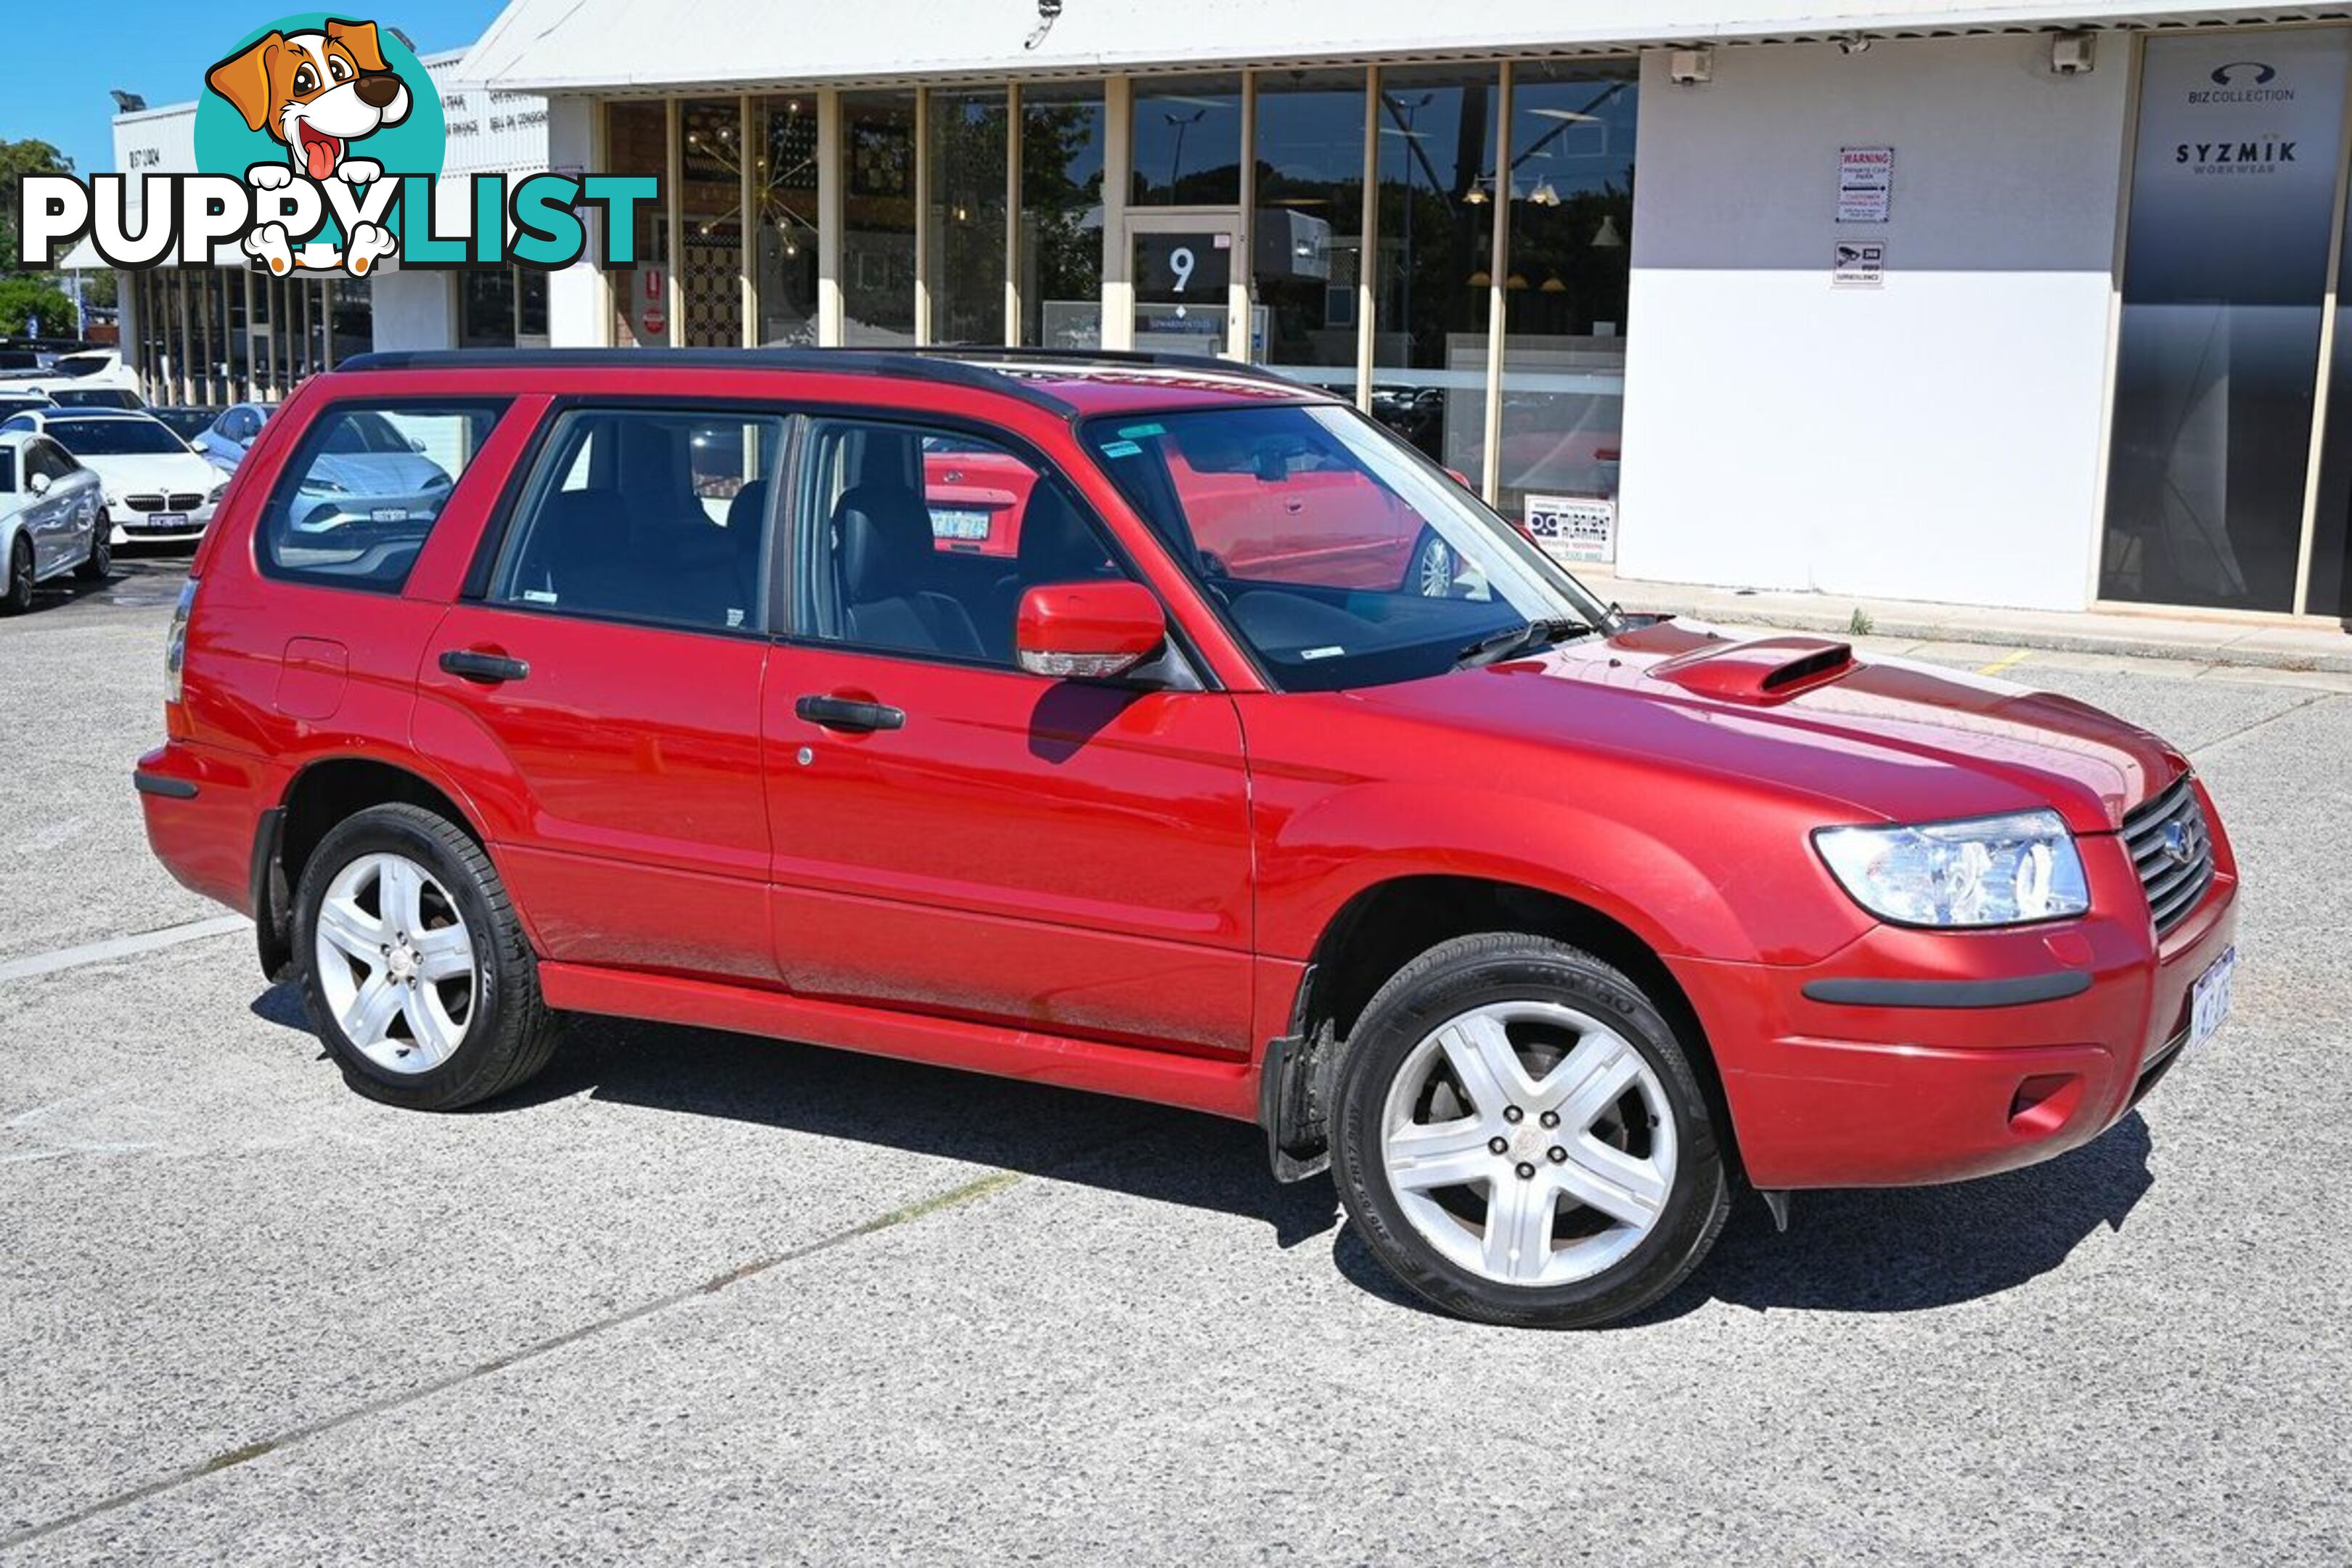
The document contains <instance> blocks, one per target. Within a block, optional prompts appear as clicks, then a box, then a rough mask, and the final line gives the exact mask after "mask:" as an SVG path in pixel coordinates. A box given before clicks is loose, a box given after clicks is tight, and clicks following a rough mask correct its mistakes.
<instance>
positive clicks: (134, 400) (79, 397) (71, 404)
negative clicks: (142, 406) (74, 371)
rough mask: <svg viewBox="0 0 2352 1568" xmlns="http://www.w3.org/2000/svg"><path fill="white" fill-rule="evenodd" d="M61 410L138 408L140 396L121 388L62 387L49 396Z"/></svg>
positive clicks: (126, 388) (128, 389)
mask: <svg viewBox="0 0 2352 1568" xmlns="http://www.w3.org/2000/svg"><path fill="white" fill-rule="evenodd" d="M49 396H50V397H51V398H53V399H55V400H56V402H57V405H58V407H60V408H136V407H138V406H139V395H138V394H137V393H135V392H132V391H131V389H130V388H128V387H121V386H60V387H58V389H57V390H56V391H54V392H52V393H50V394H49Z"/></svg>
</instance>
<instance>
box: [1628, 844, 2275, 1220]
mask: <svg viewBox="0 0 2352 1568" xmlns="http://www.w3.org/2000/svg"><path fill="white" fill-rule="evenodd" d="M2209 820H2218V819H2213V818H2210V806H2209ZM2216 837H2217V844H2216V851H2217V874H2216V877H2215V879H2214V883H2213V886H2212V888H2211V889H2210V890H2209V891H2208V892H2207V893H2206V895H2205V897H2204V898H2203V900H2201V901H2200V903H2199V905H2198V907H2197V909H2196V910H2194V911H2193V912H2191V913H2190V914H2189V917H2188V918H2187V919H2186V920H2184V921H2181V922H2180V923H2179V925H2178V926H2176V927H2175V928H2174V929H2173V930H2172V931H2169V932H2168V933H2167V934H2166V935H2165V936H2164V938H2163V939H2162V941H2161V942H2158V940H2157V938H2156V935H2155V932H2154V931H2153V930H2152V928H2151V927H2150V925H2149V923H2148V920H2147V910H2146V906H2145V903H2144V902H2140V903H2137V905H2135V903H2134V902H2133V900H2137V896H2138V889H2137V883H2136V882H2129V883H2125V882H2118V881H2116V879H2115V877H2127V876H2128V867H2127V863H2126V866H2125V868H2123V869H2122V870H2120V871H2115V875H2114V876H2111V877H2107V878H2102V877H2100V876H2099V875H2098V874H2097V873H2096V872H2095V874H2094V889H2093V899H2094V905H2093V907H2094V910H2095V911H2096V910H2100V909H2102V908H2105V909H2109V910H2114V911H2115V912H2114V913H2112V914H2108V915H2101V914H2098V913H2096V912H2095V913H2094V914H2093V915H2092V916H2089V917H2085V918H2084V919H2082V920H2079V921H2067V922H2065V923H2064V924H2063V925H2056V926H2051V927H2039V928H2026V929H2023V930H2019V931H1990V932H1981V933H1970V934H1954V933H1933V932H1921V931H1897V930H1894V929H1892V928H1881V929H1880V930H1878V931H1873V932H1872V933H1871V934H1870V935H1869V936H1866V937H1864V939H1863V940H1862V941H1861V942H1857V943H1856V944H1855V945H1854V946H1853V947H1852V948H1849V949H1847V950H1846V951H1845V952H1841V953H1839V954H1837V955H1836V956H1835V957H1833V958H1832V959H1831V960H1829V961H1827V962H1825V963H1822V964H1820V965H1818V966H1814V967H1809V968H1776V967H1773V966H1769V965H1763V964H1736V963H1708V962H1704V961H1688V960H1677V961H1673V963H1672V967H1673V968H1674V970H1675V975H1676V977H1677V978H1678V979H1680V980H1681V981H1682V983H1683V985H1684V988H1685V991H1686V992H1687V993H1688V994H1689V995H1690V997H1691V1002H1692V1005H1693V1006H1694V1007H1695V1008H1696V1010H1697V1012H1698V1014H1699V1019H1700V1022H1701V1024H1702V1026H1704V1027H1705V1028H1706V1032H1707V1038H1708V1042H1709V1044H1710V1045H1711V1046H1712V1047H1713V1048H1714V1051H1715V1057H1716V1060H1717V1065H1718V1067H1719V1068H1721V1070H1722V1076H1723V1084H1724V1094H1725V1098H1726V1100H1727V1101H1728V1104H1729V1110H1730V1112H1731V1120H1732V1125H1733V1130H1734V1133H1735V1136H1736V1137H1737V1139H1738V1146H1739V1154H1740V1159H1741V1161H1742V1163H1743V1164H1744V1165H1745V1167H1746V1170H1747V1173H1748V1179H1749V1180H1750V1181H1751V1182H1753V1183H1754V1184H1756V1185H1757V1186H1759V1187H1763V1188H1768V1189H1773V1188H1792V1187H1871V1186H1911V1185H1917V1184H1927V1183H1935V1182H1952V1181H1960V1180H1963V1179H1966V1178H1969V1177H1972V1176H1984V1175H1990V1174H1993V1173H1997V1172H2000V1171H2007V1170H2013V1169H2016V1168H2017V1167H2019V1166H2022V1165H2030V1164H2033V1163H2037V1162H2039V1161H2042V1160H2047V1159H2050V1158H2053V1156H2055V1155H2058V1154H2063V1153H2064V1152H2067V1151H2068V1150H2070V1149H2074V1148H2078V1147H2080V1146H2081V1145H2082V1144H2084V1143H2086V1142H2090V1141H2091V1140H2092V1139H2094V1138H2096V1137H2097V1136H2098V1135H2099V1134H2100V1133H2102V1132H2104V1131H2106V1130H2107V1129H2108V1128H2109V1127H2111V1126H2113V1125H2114V1124H2115V1123H2116V1121H2118V1120H2120V1119H2121V1118H2122V1117H2123V1115H2124V1114H2125V1113H2126V1111H2128V1110H2130V1109H2131V1108H2132V1106H2133V1105H2134V1104H2135V1103H2136V1102H2137V1100H2138V1099H2139V1098H2140V1096H2141V1095H2143V1094H2145V1093H2146V1092H2147V1090H2148V1089H2151V1088H2153V1087H2154V1085H2155V1083H2156V1080H2157V1079H2158V1078H2160V1077H2161V1076H2162V1075H2163V1073H2164V1072H2165V1071H2166V1070H2168V1068H2170V1067H2171V1065H2172V1061H2173V1059H2174V1053H2175V1052H2176V1051H2177V1050H2178V1049H2179V1047H2180V1045H2181V1044H2182V1043H2183V1041H2184V1040H2185V1037H2186V1035H2187V1031H2188V1027H2189V1001H2190V994H2191V992H2192V991H2193V989H2194V988H2195V985H2196V983H2197V980H2198V978H2199V977H2200V975H2202V974H2203V973H2205V972H2206V970H2207V968H2208V967H2209V966H2210V964H2211V963H2212V962H2213V961H2214V960H2215V959H2216V958H2218V957H2220V956H2221V953H2222V952H2225V951H2226V950H2227V949H2229V948H2230V947H2231V945H2232V944H2233V943H2234V942H2235V941H2236V938H2237V890H2238V887H2237V868H2236V865H2235V863H2234V861H2233V860H2232V859H2231V858H2230V855H2229V851H2228V847H2227V846H2226V844H2225V843H2221V842H2220V841H2219V833H2218V828H2217V833H2216ZM2096 842H2097V841H2095V840H2086V841H2085V846H2084V847H2085V857H2086V859H2088V858H2090V853H2091V846H2092V845H2093V844H2095V843H2096ZM2109 869H2110V870H2111V871H2114V870H2115V868H2109ZM2102 880H2104V881H2105V882H2106V883H2107V886H2108V888H2109V889H2111V891H2112V893H2113V895H2114V896H2113V897H2111V898H2108V899H2104V900H2103V899H2102V898H2101V897H2100V886H2099V884H2100V882H2101V881H2102ZM2016 998H2025V999H2016Z"/></svg>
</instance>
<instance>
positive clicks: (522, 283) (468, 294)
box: [335, 267, 547, 353]
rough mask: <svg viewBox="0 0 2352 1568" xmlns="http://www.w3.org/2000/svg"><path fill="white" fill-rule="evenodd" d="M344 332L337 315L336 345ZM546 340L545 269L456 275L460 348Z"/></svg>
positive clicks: (468, 270) (502, 346)
mask: <svg viewBox="0 0 2352 1568" xmlns="http://www.w3.org/2000/svg"><path fill="white" fill-rule="evenodd" d="M343 331H344V326H343V321H342V318H341V314H340V313H339V314H338V315H337V317H336V321H335V339H336V342H338V343H340V342H342V341H343V336H342V335H343ZM546 343H547V274H546V273H545V272H543V271H541V269H540V268H536V267H472V268H466V269H465V270H464V271H462V272H460V273H458V274H457V346H458V347H459V348H467V349H510V348H516V347H530V348H538V347H545V346H546ZM336 352H337V353H341V352H342V351H341V349H340V348H339V349H337V350H336Z"/></svg>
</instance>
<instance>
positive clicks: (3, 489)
mask: <svg viewBox="0 0 2352 1568" xmlns="http://www.w3.org/2000/svg"><path fill="white" fill-rule="evenodd" d="M15 492H16V452H15V451H14V450H12V449H10V448H9V447H0V496H5V495H12V494H14V493H15Z"/></svg>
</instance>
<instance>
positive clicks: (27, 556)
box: [0, 533, 33, 616]
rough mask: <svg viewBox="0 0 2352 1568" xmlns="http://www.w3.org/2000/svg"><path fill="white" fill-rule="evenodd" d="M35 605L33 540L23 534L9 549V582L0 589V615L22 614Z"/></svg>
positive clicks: (19, 535)
mask: <svg viewBox="0 0 2352 1568" xmlns="http://www.w3.org/2000/svg"><path fill="white" fill-rule="evenodd" d="M32 607H33V542H32V541H31V540H29V539H26V537H25V536H24V535H23V534H21V533H20V534H18V535H17V536H16V543H15V544H14V545H13V546H11V547H10V549H9V551H8V582H7V585H6V587H5V589H0V616H21V615H23V614H24V613H25V612H26V610H29V609H31V608H32Z"/></svg>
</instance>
